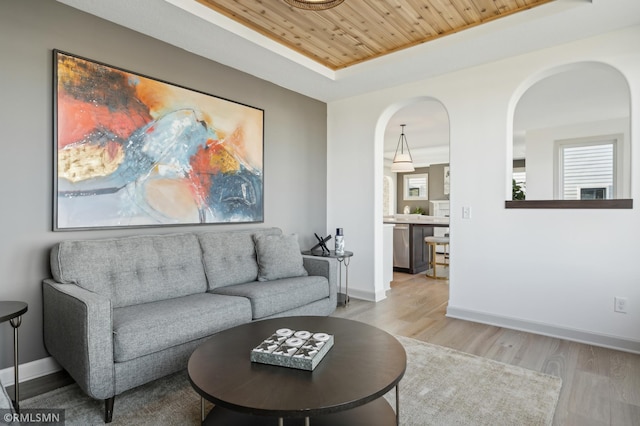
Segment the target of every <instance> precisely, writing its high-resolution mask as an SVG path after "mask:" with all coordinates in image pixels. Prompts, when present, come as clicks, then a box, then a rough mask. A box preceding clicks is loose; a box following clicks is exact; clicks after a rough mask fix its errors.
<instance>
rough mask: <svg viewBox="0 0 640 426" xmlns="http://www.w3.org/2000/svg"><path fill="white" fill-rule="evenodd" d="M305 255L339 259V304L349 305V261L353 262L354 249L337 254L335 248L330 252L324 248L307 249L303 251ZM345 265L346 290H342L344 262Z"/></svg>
mask: <svg viewBox="0 0 640 426" xmlns="http://www.w3.org/2000/svg"><path fill="white" fill-rule="evenodd" d="M302 254H304V255H309V256H318V257H331V258H333V259H337V260H338V263H339V264H340V267H339V270H338V275H339V277H338V306H345V307H346V306H348V305H349V263H350V262H351V258H352V257H353V252H352V251H345V252H344V253H343V254H336V252H335V251H334V250H331V251H330V252H329V253H327V252H323V251H322V250H320V251H316V250H313V251H312V250H305V251H303V252H302ZM343 263H344V266H345V280H344V283H345V292H344V293H343V292H342V264H343Z"/></svg>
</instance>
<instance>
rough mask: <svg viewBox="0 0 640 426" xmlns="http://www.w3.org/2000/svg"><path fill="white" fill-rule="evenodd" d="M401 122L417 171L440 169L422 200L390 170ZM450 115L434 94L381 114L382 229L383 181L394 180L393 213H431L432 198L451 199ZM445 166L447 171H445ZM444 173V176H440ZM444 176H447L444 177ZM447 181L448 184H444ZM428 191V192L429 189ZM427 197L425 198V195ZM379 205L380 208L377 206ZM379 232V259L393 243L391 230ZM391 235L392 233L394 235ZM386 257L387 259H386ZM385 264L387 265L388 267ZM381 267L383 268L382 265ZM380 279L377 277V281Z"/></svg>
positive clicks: (378, 136)
mask: <svg viewBox="0 0 640 426" xmlns="http://www.w3.org/2000/svg"><path fill="white" fill-rule="evenodd" d="M400 124H405V125H406V126H405V135H406V138H407V142H408V144H409V149H410V151H411V155H412V157H413V162H414V167H415V168H416V171H415V173H418V174H427V175H428V174H429V170H430V169H431V170H432V173H435V172H433V171H434V170H438V171H439V173H438V176H435V174H434V175H432V179H430V182H428V183H427V184H428V185H429V186H430V187H431V191H430V192H431V193H430V194H429V193H427V197H426V199H421V200H415V201H414V200H411V201H405V200H404V193H403V191H402V187H403V181H402V179H401V180H399V179H398V175H397V174H396V173H392V172H391V171H390V165H391V163H392V160H393V155H394V153H395V149H396V145H397V141H398V137H399V135H400V131H401V128H400ZM449 129H450V125H449V115H448V112H447V110H446V108H445V107H444V105H443V104H442V102H440V101H439V100H438V99H435V98H433V97H428V96H425V97H416V98H411V99H405V100H402V101H398V102H396V103H394V104H393V105H390V106H389V107H387V108H386V110H385V111H384V112H383V113H382V114H381V115H380V118H379V120H378V124H377V125H376V143H375V150H376V155H375V157H376V164H377V165H376V174H377V173H380V174H379V175H377V176H380V177H379V178H376V189H375V194H376V196H375V199H376V200H380V202H379V203H378V202H376V204H377V207H376V208H377V209H379V212H378V214H376V217H377V218H379V224H380V229H383V228H384V225H383V222H384V217H385V215H387V216H389V215H388V214H387V212H386V211H385V209H384V204H383V201H384V196H385V195H387V194H388V193H385V191H384V182H385V181H387V182H392V187H393V188H394V192H395V200H394V201H395V202H393V204H394V205H393V207H392V209H391V210H392V213H391V215H393V214H401V213H403V211H404V209H405V207H406V206H409V209H410V210H411V211H412V212H414V211H416V210H417V211H418V212H424V214H427V215H428V214H430V213H431V212H430V209H432V207H431V208H430V201H431V200H438V201H448V199H449V196H450V194H449V187H448V179H447V178H448V172H449ZM445 169H446V172H445ZM440 175H441V176H440ZM445 175H446V176H447V178H445ZM445 180H446V184H445ZM428 192H429V191H428ZM422 198H424V197H422ZM378 206H379V207H378ZM379 235H384V236H385V237H384V238H377V239H376V243H377V244H376V254H377V256H376V258H382V257H383V256H384V254H385V253H388V251H389V245H392V244H393V242H392V241H389V239H390V238H391V237H389V235H390V233H389V232H388V230H387V232H385V231H384V230H383V231H380V233H379ZM391 235H392V234H391ZM378 244H379V246H378ZM386 261H387V260H386V259H385V262H386ZM387 266H388V265H386V263H385V267H387ZM381 269H382V268H381ZM378 273H380V274H382V276H383V277H384V278H383V279H384V280H386V279H388V277H389V276H392V274H389V273H388V271H383V270H379V271H378V270H376V274H378ZM376 282H378V280H376ZM383 285H384V288H387V289H388V282H384V283H383Z"/></svg>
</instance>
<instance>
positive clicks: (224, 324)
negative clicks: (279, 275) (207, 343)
mask: <svg viewBox="0 0 640 426" xmlns="http://www.w3.org/2000/svg"><path fill="white" fill-rule="evenodd" d="M249 321H251V305H250V303H249V301H248V300H247V299H245V298H242V297H230V296H223V295H218V294H211V293H201V294H194V295H190V296H183V297H178V298H175V299H169V300H161V301H158V302H151V303H144V304H141V305H137V306H127V307H123V308H118V309H114V310H113V333H114V337H113V352H114V354H113V356H114V361H116V362H123V361H128V360H131V359H134V358H138V357H140V356H143V355H148V354H151V353H154V352H158V351H161V350H164V349H167V348H170V347H173V346H177V345H181V344H183V343H187V342H191V341H193V340H197V339H200V338H202V337H206V336H209V335H211V334H213V333H217V332H218V331H221V330H224V329H227V328H230V327H234V326H236V325H240V324H244V323H247V322H249ZM185 367H186V365H185Z"/></svg>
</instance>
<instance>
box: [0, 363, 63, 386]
mask: <svg viewBox="0 0 640 426" xmlns="http://www.w3.org/2000/svg"><path fill="white" fill-rule="evenodd" d="M60 370H62V367H60V365H59V364H58V363H57V362H55V360H54V359H53V358H51V357H48V358H42V359H38V360H36V361H31V362H27V363H25V364H20V365H19V366H18V373H19V377H18V379H19V380H20V383H22V382H26V381H28V380H32V379H37V378H38V377H42V376H46V375H48V374H53V373H55V372H57V371H60ZM0 381H1V382H2V384H3V385H5V386H12V385H14V384H15V377H14V375H13V367H9V368H5V369H3V370H0Z"/></svg>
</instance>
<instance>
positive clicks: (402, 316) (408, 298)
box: [334, 273, 640, 426]
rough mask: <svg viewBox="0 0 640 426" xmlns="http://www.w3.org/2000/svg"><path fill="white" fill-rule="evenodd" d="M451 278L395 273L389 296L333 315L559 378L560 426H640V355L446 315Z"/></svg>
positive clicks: (557, 419) (355, 302) (353, 302)
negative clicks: (560, 382)
mask: <svg viewBox="0 0 640 426" xmlns="http://www.w3.org/2000/svg"><path fill="white" fill-rule="evenodd" d="M448 298H449V286H448V281H445V280H443V281H436V280H433V279H430V278H427V277H425V275H424V274H417V275H409V274H402V273H394V281H393V282H392V284H391V291H389V292H388V294H387V298H386V299H385V300H383V301H381V302H378V303H373V302H366V301H361V300H357V299H353V298H352V299H351V303H350V304H349V306H348V307H346V308H345V307H340V308H338V310H337V311H336V312H335V314H334V316H338V317H343V318H349V319H353V320H358V321H363V322H366V323H368V324H371V325H374V326H377V327H379V328H382V329H383V330H386V331H387V332H389V333H392V334H397V335H402V336H407V337H412V338H414V339H418V340H422V341H425V342H429V343H433V344H436V345H441V346H446V347H449V348H453V349H457V350H459V351H462V352H467V353H471V354H474V355H478V356H482V357H485V358H489V359H493V360H496V361H500V362H504V363H507V364H512V365H517V366H520V367H523V368H527V369H530V370H536V371H540V372H542V373H546V374H551V375H555V376H559V377H561V378H562V391H561V393H560V400H559V402H558V407H557V409H556V414H555V417H554V425H569V426H574V425H575V426H589V425H594V426H595V425H597V426H600V425H615V426H626V425H629V426H631V425H640V355H636V354H630V353H626V352H620V351H615V350H611V349H605V348H600V347H596V346H590V345H585V344H581V343H575V342H570V341H566V340H561V339H556V338H551V337H545V336H539V335H536V334H531V333H525V332H521V331H515V330H509V329H505V328H500V327H495V326H490V325H484V324H478V323H473V322H469V321H463V320H458V319H453V318H447V317H446V316H445V314H446V308H447V301H448Z"/></svg>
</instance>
